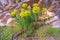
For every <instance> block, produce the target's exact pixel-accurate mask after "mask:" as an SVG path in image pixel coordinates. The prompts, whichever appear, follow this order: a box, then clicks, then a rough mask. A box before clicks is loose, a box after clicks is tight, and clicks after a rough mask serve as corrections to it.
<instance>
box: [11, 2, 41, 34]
mask: <svg viewBox="0 0 60 40" xmlns="http://www.w3.org/2000/svg"><path fill="white" fill-rule="evenodd" d="M27 6H28V5H27V4H26V3H24V4H22V8H21V12H20V13H19V14H16V16H15V21H16V22H17V26H19V27H20V28H21V29H24V30H26V31H27V32H28V33H30V32H32V31H33V28H32V26H33V23H34V22H36V21H37V20H38V18H39V16H40V15H41V9H40V8H39V6H38V4H37V3H35V4H33V8H32V10H30V9H28V8H27ZM15 13H16V12H15ZM12 14H13V13H12ZM11 16H12V15H11Z"/></svg>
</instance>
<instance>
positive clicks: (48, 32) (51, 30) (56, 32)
mask: <svg viewBox="0 0 60 40" xmlns="http://www.w3.org/2000/svg"><path fill="white" fill-rule="evenodd" d="M59 33H60V28H51V27H49V28H47V29H46V35H51V36H56V35H59Z"/></svg>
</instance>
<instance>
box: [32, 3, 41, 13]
mask: <svg viewBox="0 0 60 40" xmlns="http://www.w3.org/2000/svg"><path fill="white" fill-rule="evenodd" d="M32 12H33V13H36V14H38V13H40V8H39V7H38V4H36V3H35V4H33V9H32Z"/></svg>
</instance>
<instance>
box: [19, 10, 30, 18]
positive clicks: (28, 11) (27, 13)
mask: <svg viewBox="0 0 60 40" xmlns="http://www.w3.org/2000/svg"><path fill="white" fill-rule="evenodd" d="M30 13H31V12H30V10H25V11H22V12H21V13H20V16H21V17H27V16H29V15H30Z"/></svg>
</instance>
